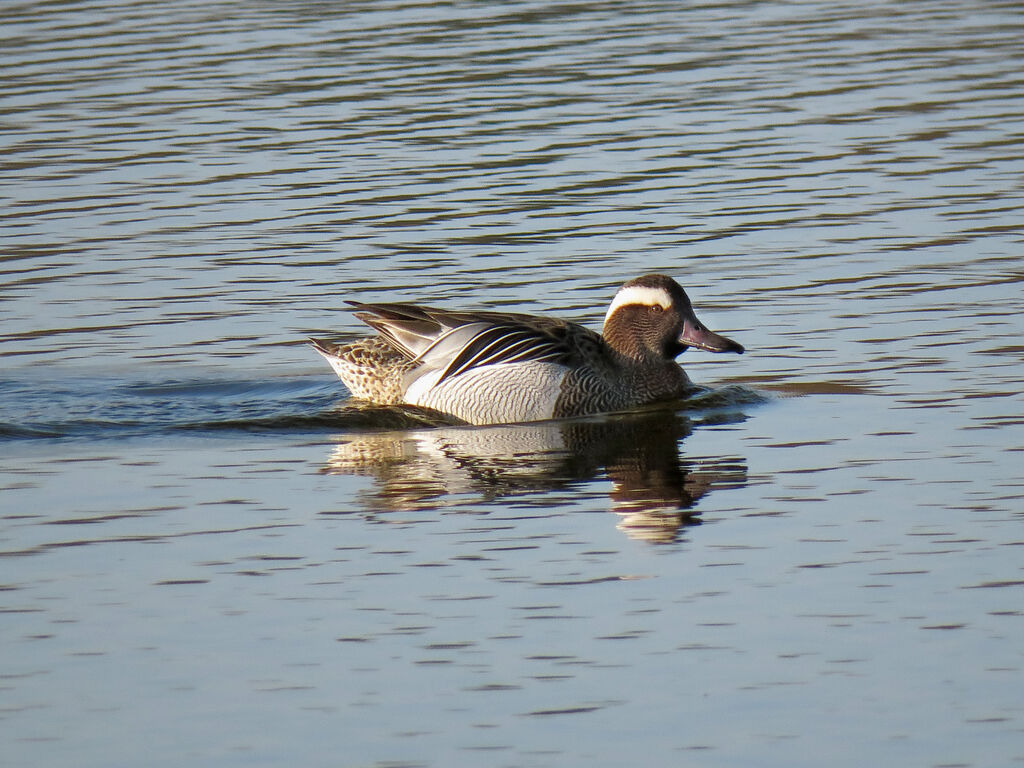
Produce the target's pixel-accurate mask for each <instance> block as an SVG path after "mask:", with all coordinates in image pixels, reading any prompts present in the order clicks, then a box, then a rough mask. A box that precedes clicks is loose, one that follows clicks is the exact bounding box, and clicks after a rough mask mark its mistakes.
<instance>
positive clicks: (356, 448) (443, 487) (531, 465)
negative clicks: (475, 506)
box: [323, 410, 747, 542]
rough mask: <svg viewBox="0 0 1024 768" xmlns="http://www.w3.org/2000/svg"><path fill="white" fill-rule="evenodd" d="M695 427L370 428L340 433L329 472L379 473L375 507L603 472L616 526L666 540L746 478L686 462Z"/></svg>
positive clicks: (467, 500) (650, 420) (674, 417)
mask: <svg viewBox="0 0 1024 768" xmlns="http://www.w3.org/2000/svg"><path fill="white" fill-rule="evenodd" d="M742 418H743V417H742V416H738V415H737V416H736V417H734V418H733V419H731V420H739V419H742ZM725 420H730V419H728V418H726V419H725ZM722 421H723V418H722V417H721V416H719V417H718V418H717V419H716V422H718V423H721V422H722ZM692 429H693V422H692V421H691V420H690V419H689V418H687V417H686V416H684V415H682V414H678V413H674V412H672V411H664V410H661V411H649V412H644V413H630V414H621V415H605V416H601V417H593V418H587V419H574V420H568V421H545V422H537V423H532V424H517V425H503V426H489V427H438V428H433V429H420V430H417V431H403V432H384V433H369V434H367V433H362V434H359V435H358V436H351V435H348V436H345V437H344V438H342V439H339V442H338V443H337V445H336V446H335V447H334V448H333V450H332V451H331V455H330V457H329V459H328V461H327V464H326V466H325V467H324V469H323V471H324V472H326V473H340V474H362V475H370V476H372V477H374V478H375V479H376V481H377V482H376V485H375V487H374V488H372V489H371V490H370V491H368V492H366V493H364V494H363V495H362V496H361V498H360V502H361V504H362V505H363V506H364V507H365V509H366V510H367V511H369V512H371V513H377V512H392V511H414V510H428V509H436V508H441V507H445V508H449V507H452V506H458V505H460V504H472V503H476V502H479V501H480V500H484V501H492V500H494V499H498V498H502V497H510V496H517V497H523V496H526V495H528V494H530V493H535V492H540V491H551V490H554V489H571V488H573V487H574V486H580V485H582V484H584V483H587V482H589V481H592V480H594V479H600V478H601V476H602V471H603V473H604V475H605V476H606V477H607V479H608V480H610V481H611V484H612V490H611V491H610V493H609V494H608V496H609V497H610V499H611V509H612V511H614V512H615V513H616V514H618V515H619V523H618V527H619V528H620V529H621V530H622V531H624V532H625V533H626V534H628V535H629V536H631V537H635V538H638V539H645V540H649V541H654V542H667V541H673V540H675V539H677V538H678V537H679V535H680V533H681V531H682V530H683V529H684V528H685V527H686V526H690V525H695V524H697V523H699V522H700V521H699V518H698V517H697V515H698V514H699V513H697V512H695V511H694V510H693V506H694V504H695V503H696V502H697V501H698V500H699V499H701V498H702V497H703V496H705V495H706V494H707V493H709V492H710V491H711V490H713V489H716V488H728V487H739V486H742V485H744V484H745V483H746V479H747V468H746V463H745V461H744V460H743V459H740V458H707V459H680V456H679V443H680V441H681V440H682V439H683V438H685V437H686V436H687V435H689V434H690V432H691V431H692ZM549 502H550V499H547V500H546V501H545V503H549Z"/></svg>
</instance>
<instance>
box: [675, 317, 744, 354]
mask: <svg viewBox="0 0 1024 768" xmlns="http://www.w3.org/2000/svg"><path fill="white" fill-rule="evenodd" d="M679 343H680V344H682V345H683V346H685V347H697V348H698V349H706V350H707V351H708V352H735V353H736V354H738V355H742V354H743V345H742V344H738V343H737V342H735V341H733V340H732V339H727V338H725V336H719V335H718V334H717V333H715V332H714V331H709V330H708V329H707V328H705V327H704V326H703V325H702V324H701V322H700V321H699V320H698V319H697V318H696V317H695V316H692V315H691V316H690V317H688V318H686V320H685V321H684V322H683V332H682V333H681V334H680V335H679Z"/></svg>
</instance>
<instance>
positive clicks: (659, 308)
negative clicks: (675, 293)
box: [651, 304, 665, 312]
mask: <svg viewBox="0 0 1024 768" xmlns="http://www.w3.org/2000/svg"><path fill="white" fill-rule="evenodd" d="M664 310H665V308H664V307H663V306H661V304H651V312H663V311H664Z"/></svg>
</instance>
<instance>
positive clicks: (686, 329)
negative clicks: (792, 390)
mask: <svg viewBox="0 0 1024 768" xmlns="http://www.w3.org/2000/svg"><path fill="white" fill-rule="evenodd" d="M346 303H348V304H349V305H351V306H352V308H353V310H354V314H355V316H356V317H357V318H358V319H359V320H361V321H362V322H364V323H366V325H368V326H369V327H370V328H372V329H373V330H375V331H376V332H377V335H376V336H371V337H368V338H363V339H359V340H357V341H355V342H351V343H346V344H335V343H332V342H331V341H328V340H325V339H309V343H310V344H311V345H312V346H313V348H314V349H315V350H316V351H317V352H318V353H320V355H322V356H323V357H324V358H325V359H326V360H327V362H328V363H329V364H330V366H331V368H333V369H334V372H335V373H336V374H337V375H338V377H339V378H340V379H341V380H342V382H343V383H344V384H345V386H346V387H347V388H348V390H349V392H350V393H351V394H352V396H353V397H355V398H357V399H360V400H364V401H367V402H369V403H372V404H374V405H411V406H418V407H421V408H428V409H431V410H432V411H436V412H440V413H441V414H444V415H445V416H447V417H450V418H452V419H454V420H456V421H458V422H462V423H465V424H472V425H486V424H511V423H520V422H535V421H544V420H548V419H562V418H570V417H575V416H588V415H593V414H598V413H610V412H616V411H626V410H630V409H633V408H636V407H639V406H644V405H648V404H651V403H657V402H661V401H670V400H676V399H681V398H683V397H685V396H687V394H692V393H693V392H694V391H695V390H696V389H697V387H696V386H695V385H694V384H693V383H692V382H691V381H690V378H689V377H688V376H687V375H686V372H685V371H684V370H683V369H682V368H681V367H680V366H679V364H678V363H677V362H676V358H677V357H678V356H679V355H681V354H682V353H683V352H685V351H686V350H687V349H689V348H690V347H693V348H695V349H703V350H706V351H708V352H717V353H722V352H735V353H737V354H742V353H743V351H744V348H743V346H742V345H741V344H739V343H738V342H735V341H733V340H732V339H729V338H726V337H725V336H721V335H719V334H717V333H715V332H713V331H711V330H709V329H708V328H707V327H706V326H704V325H703V324H702V323H701V322H700V321H699V320H698V319H697V316H696V314H695V313H694V311H693V306H692V305H691V303H690V299H689V297H688V296H687V295H686V292H685V291H684V290H683V288H682V287H681V286H680V285H679V283H677V282H676V281H675V280H673V279H672V278H671V277H669V276H667V275H662V274H649V275H643V276H641V277H637V278H635V279H633V280H630V281H628V282H627V283H625V284H624V285H622V287H620V288H619V289H618V291H617V292H616V293H615V296H614V298H613V299H612V302H611V304H610V305H609V307H608V310H607V312H606V313H605V318H604V325H603V327H602V330H601V332H600V333H597V332H596V331H593V330H591V329H589V328H586V327H584V326H582V325H579V324H577V323H573V322H569V321H567V320H561V319H557V318H553V317H545V316H536V315H526V314H517V313H511V312H492V311H458V310H448V309H437V308H434V307H426V306H420V305H416V304H406V303H379V304H376V303H366V302H361V301H348V302H346Z"/></svg>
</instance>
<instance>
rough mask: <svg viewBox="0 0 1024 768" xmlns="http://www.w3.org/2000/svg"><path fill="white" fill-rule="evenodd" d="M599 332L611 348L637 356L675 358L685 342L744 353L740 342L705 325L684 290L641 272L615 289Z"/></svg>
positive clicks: (683, 350)
mask: <svg viewBox="0 0 1024 768" xmlns="http://www.w3.org/2000/svg"><path fill="white" fill-rule="evenodd" d="M602 335H603V336H604V338H605V340H606V341H607V342H608V344H609V345H610V346H611V347H612V348H613V349H615V350H616V351H618V352H620V353H622V354H624V355H626V356H627V357H631V358H633V359H636V360H656V359H659V358H660V359H662V360H674V359H675V358H676V357H677V356H679V355H680V354H682V353H683V352H685V351H686V348H687V347H697V348H699V349H706V350H707V351H708V352H736V353H738V354H743V346H742V345H741V344H737V343H736V342H735V341H733V340H732V339H727V338H725V336H719V335H718V334H717V333H714V332H713V331H709V330H708V329H707V328H706V327H704V324H703V323H701V321H700V320H698V319H697V316H696V315H695V314H694V313H693V307H692V306H691V305H690V299H689V298H688V297H687V295H686V292H685V291H684V290H683V289H682V288H681V287H680V286H679V283H677V282H676V281H675V280H673V279H672V278H671V277H666V276H665V275H644V276H643V277H638V278H636V279H635V280H630V281H629V282H628V283H626V284H625V285H623V286H622V287H621V288H619V290H618V293H616V294H615V298H614V299H613V300H612V303H611V306H610V307H608V314H606V315H605V318H604V329H603V330H602Z"/></svg>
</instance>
